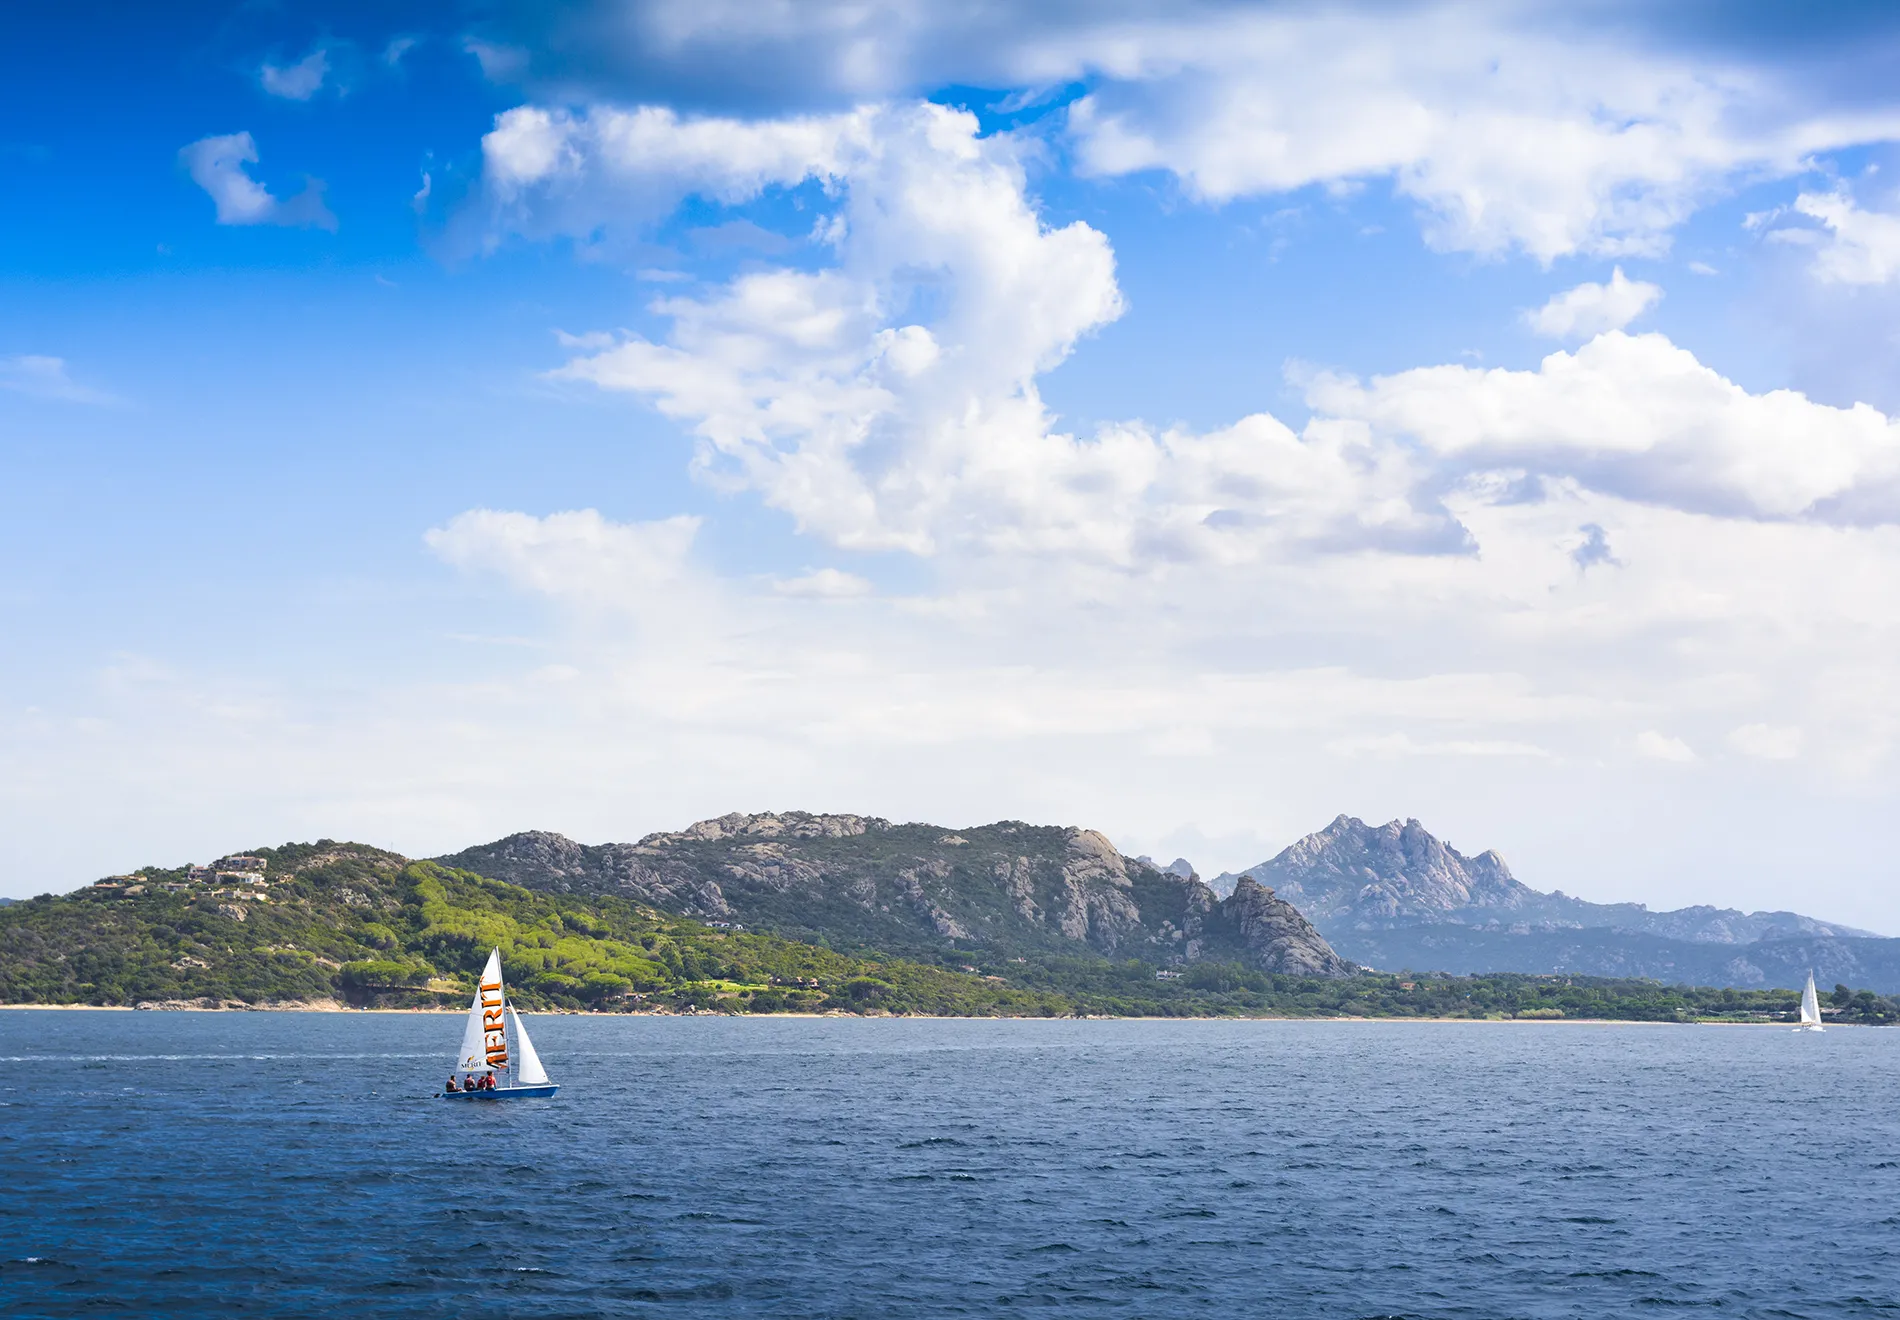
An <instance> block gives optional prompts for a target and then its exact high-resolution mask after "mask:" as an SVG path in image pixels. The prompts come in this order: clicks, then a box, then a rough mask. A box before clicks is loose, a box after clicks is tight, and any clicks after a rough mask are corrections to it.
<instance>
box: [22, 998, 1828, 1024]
mask: <svg viewBox="0 0 1900 1320" xmlns="http://www.w3.org/2000/svg"><path fill="white" fill-rule="evenodd" d="M16 1009H17V1010H19V1011H22V1012H29V1013H44V1012H84V1013H383V1014H396V1015H425V1016H433V1017H461V1016H463V1015H464V1014H465V1013H466V1012H467V1010H466V1009H462V1008H351V1007H350V1006H349V1005H347V1004H342V1003H338V1002H336V1001H335V1000H329V1001H318V1002H315V1003H310V1002H298V1001H289V1002H284V1003H278V1004H245V1005H241V1006H239V1007H236V1008H225V1007H206V1006H202V1005H187V1004H177V1005H164V1006H157V1005H155V1006H153V1007H150V1008H142V1007H138V1006H135V1005H131V1004H0V1012H7V1011H9V1010H16ZM535 1016H536V1017H587V1018H742V1019H746V1020H756V1021H765V1020H769V1019H775V1018H776V1019H785V1020H798V1021H826V1020H855V1021H861V1022H877V1021H887V1022H1179V1023H1183V1024H1195V1023H1211V1022H1363V1023H1367V1024H1373V1023H1382V1022H1421V1023H1433V1024H1437V1025H1441V1026H1454V1025H1459V1024H1463V1025H1468V1026H1491V1027H1789V1026H1790V1025H1791V1024H1789V1023H1786V1022H1772V1021H1761V1022H1735V1021H1730V1020H1727V1019H1721V1018H1709V1019H1701V1018H1698V1019H1695V1020H1692V1021H1688V1022H1655V1021H1643V1020H1639V1019H1634V1018H1542V1017H1540V1018H1470V1017H1399V1016H1392V1017H1365V1016H1361V1015H1355V1014H1343V1013H1342V1014H1337V1015H1328V1014H1315V1015H1311V1016H1302V1017H1289V1016H1286V1015H1284V1014H1234V1015H1230V1016H1216V1015H1212V1014H1209V1015H1204V1016H1194V1017H1175V1016H1169V1015H1162V1014H1156V1015H1151V1016H1128V1017H1121V1016H1115V1015H1109V1014H1103V1015H1091V1016H1087V1017H1044V1016H1042V1015H1040V1014H1036V1015H1031V1014H998V1015H975V1014H970V1015H960V1016H949V1015H942V1014H933V1013H845V1012H832V1013H718V1012H713V1011H710V1010H709V1011H705V1012H698V1013H673V1012H653V1011H635V1012H625V1013H603V1012H595V1011H591V1010H587V1009H549V1010H537V1011H536V1013H535ZM1859 1025H1863V1024H1860V1023H1852V1022H1837V1023H1830V1024H1829V1026H1830V1027H1848V1026H1859Z"/></svg>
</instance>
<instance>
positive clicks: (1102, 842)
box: [439, 811, 1351, 976]
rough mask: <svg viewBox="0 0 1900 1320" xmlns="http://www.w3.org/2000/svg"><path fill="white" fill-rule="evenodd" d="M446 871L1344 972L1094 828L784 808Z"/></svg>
mask: <svg viewBox="0 0 1900 1320" xmlns="http://www.w3.org/2000/svg"><path fill="white" fill-rule="evenodd" d="M439 860H441V861H442V862H443V863H444V864H446V865H449V866H455V867H459V868H462V869H464V870H469V871H474V872H476V873H478V874H481V875H486V876H491V877H493V878H494V879H497V880H506V881H508V882H510V883H512V884H518V885H521V886H523V887H525V888H528V889H540V890H552V891H555V892H563V893H568V892H571V893H600V894H618V895H621V896H624V897H628V898H633V899H636V900H638V901H640V902H643V903H650V904H652V905H653V906H654V907H657V908H660V909H662V910H664V911H667V912H674V913H678V914H681V915H684V916H692V917H698V918H701V919H703V920H710V921H722V922H732V923H736V924H739V925H743V926H745V927H748V928H751V929H759V930H768V931H772V932H774V933H777V934H782V935H787V936H790V937H791V938H794V939H801V940H822V941H825V942H828V943H830V944H833V945H834V946H837V947H840V948H862V949H877V950H882V951H887V952H894V953H895V952H908V953H920V952H930V953H934V954H937V955H939V956H941V955H942V954H944V953H945V952H946V951H949V950H953V949H958V948H962V949H974V948H982V949H984V950H986V951H989V952H992V953H1006V954H1007V953H1016V952H1021V953H1023V954H1067V955H1071V956H1094V957H1099V956H1110V957H1115V958H1139V959H1142V960H1143V961H1147V962H1151V963H1154V964H1155V965H1157V966H1159V967H1163V968H1165V967H1168V966H1172V965H1176V964H1186V963H1193V962H1209V961H1217V962H1218V961H1240V962H1245V963H1248V964H1250V965H1252V966H1255V967H1258V968H1260V969H1262V970H1265V971H1274V972H1286V973H1293V974H1299V975H1319V976H1343V975H1348V974H1350V972H1351V968H1350V966H1349V964H1347V963H1346V962H1345V961H1344V960H1343V959H1341V958H1340V957H1339V956H1338V955H1337V954H1335V953H1334V952H1333V950H1332V949H1331V948H1330V947H1329V946H1328V945H1327V943H1326V941H1325V940H1324V939H1322V938H1321V937H1320V935H1319V934H1318V933H1317V932H1316V931H1315V930H1314V929H1313V927H1312V925H1311V924H1310V923H1309V922H1308V921H1307V920H1306V918H1305V917H1303V916H1302V915H1301V914H1300V913H1299V911H1298V910H1297V909H1296V908H1295V907H1293V906H1292V905H1291V904H1288V903H1286V902H1283V901H1281V900H1280V899H1278V898H1276V897H1274V895H1273V894H1272V893H1271V892H1270V891H1268V890H1266V889H1263V888H1262V887H1261V886H1259V885H1257V884H1252V883H1249V884H1246V885H1243V886H1241V887H1240V888H1239V889H1237V890H1236V891H1235V892H1234V894H1233V895H1232V896H1231V897H1229V898H1227V899H1224V900H1223V899H1220V898H1218V897H1216V896H1215V894H1214V893H1213V891H1212V890H1210V889H1209V888H1208V887H1207V886H1206V885H1204V884H1202V883H1201V882H1200V880H1199V879H1197V878H1196V877H1195V876H1194V873H1193V868H1192V867H1189V866H1187V864H1186V863H1185V862H1179V863H1177V864H1176V865H1177V867H1178V868H1180V870H1185V872H1186V874H1181V873H1180V871H1179V870H1176V869H1170V870H1162V869H1160V868H1158V867H1155V866H1153V865H1150V864H1148V863H1145V862H1143V861H1140V860H1138V859H1135V858H1130V857H1124V856H1122V855H1121V854H1120V853H1119V852H1117V851H1116V850H1115V847H1114V845H1113V844H1111V843H1110V842H1109V841H1108V840H1107V839H1106V838H1105V837H1103V836H1102V835H1101V834H1099V833H1097V832H1096V831H1094V830H1084V829H1072V828H1066V827H1057V826H1036V825H1026V824H1023V823H1022V822H1020V821H1000V822H998V823H996V824H994V825H984V826H980V827H977V828H973V829H964V830H955V831H953V830H949V829H945V828H943V827H941V826H936V825H921V824H909V825H893V824H892V823H891V822H890V821H887V820H882V819H879V818H876V817H870V816H846V815H836V816H823V815H811V814H808V813H806V812H797V811H794V812H784V813H779V814H770V813H768V814H763V815H752V816H748V815H741V814H733V815H730V816H721V817H719V818H718V819H716V820H705V821H701V822H699V823H698V824H696V825H694V826H692V827H691V828H689V829H686V830H681V831H679V832H677V833H667V834H651V835H648V836H647V837H646V838H644V839H641V840H640V841H639V842H638V843H608V844H598V845H586V844H579V843H576V842H574V841H573V840H572V839H568V838H564V837H563V836H561V835H558V834H547V833H541V832H533V833H525V834H515V835H511V836H509V837H508V838H505V839H501V840H498V841H497V842H495V843H491V844H484V845H481V846H479V847H475V848H469V849H467V850H465V851H463V852H459V853H456V854H455V855H454V856H452V857H445V858H441V859H439Z"/></svg>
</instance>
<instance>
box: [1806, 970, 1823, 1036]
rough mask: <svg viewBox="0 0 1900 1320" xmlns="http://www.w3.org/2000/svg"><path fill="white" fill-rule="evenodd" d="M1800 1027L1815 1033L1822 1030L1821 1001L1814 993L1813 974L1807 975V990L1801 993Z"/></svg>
mask: <svg viewBox="0 0 1900 1320" xmlns="http://www.w3.org/2000/svg"><path fill="white" fill-rule="evenodd" d="M1801 1025H1802V1026H1803V1027H1811V1028H1813V1029H1814V1030H1815V1031H1821V1030H1824V1028H1823V1027H1822V1026H1821V1000H1820V997H1819V996H1818V995H1816V994H1815V993H1814V973H1813V972H1809V973H1808V988H1807V989H1805V990H1803V991H1802V992H1801Z"/></svg>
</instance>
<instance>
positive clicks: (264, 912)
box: [0, 841, 1068, 1014]
mask: <svg viewBox="0 0 1900 1320" xmlns="http://www.w3.org/2000/svg"><path fill="white" fill-rule="evenodd" d="M258 852H259V855H261V856H265V857H267V858H269V861H270V870H269V875H270V883H269V885H268V887H263V886H259V887H255V889H256V894H255V896H252V895H250V894H247V893H244V892H240V891H234V890H232V889H228V888H226V889H219V888H214V887H213V886H211V885H208V884H197V885H188V884H187V882H186V877H185V872H183V871H177V870H166V869H164V868H158V867H147V868H145V869H144V870H143V871H142V872H141V874H142V875H143V876H144V877H145V881H146V884H145V892H144V893H142V894H138V895H136V896H130V897H127V896H119V895H117V894H115V893H113V892H110V891H103V892H102V891H99V890H81V891H79V892H78V893H77V894H74V895H70V896H65V897H41V898H36V899H33V900H31V901H30V902H27V903H22V904H18V905H15V906H13V907H10V908H8V909H7V910H6V911H5V913H4V914H0V1002H6V1003H77V1004H136V1003H139V1002H144V1001H165V1000H192V999H212V1000H235V1001H241V1002H243V1003H264V1002H272V1001H284V1000H305V1001H308V1000H321V999H331V998H335V999H341V1000H344V1001H346V1002H350V1003H354V1004H363V1005H377V1006H390V1007H397V1006H424V1005H431V1004H437V1003H440V1004H444V1005H448V1004H460V1003H463V1002H466V1000H467V998H468V996H469V995H470V994H472V993H473V989H474V982H475V977H476V976H477V975H478V974H479V973H480V970H481V967H482V963H483V961H484V960H485V959H486V958H487V956H488V951H489V950H490V949H491V948H497V947H498V948H500V949H501V951H502V959H503V965H504V968H505V969H506V975H507V977H508V979H509V981H510V983H511V985H512V986H513V988H514V993H515V995H516V997H517V999H518V1001H519V1002H520V1003H521V1004H522V1005H523V1006H524V1007H529V1008H536V1007H560V1008H602V1007H604V1008H621V1009H630V1008H639V1007H668V1008H675V1009H683V1008H693V1007H703V1008H721V1009H727V1010H730V1011H786V1010H794V1009H807V1010H815V1009H829V1008H843V1009H849V1010H853V1011H866V1010H877V1009H887V1010H894V1011H904V1012H928V1013H947V1014H983V1013H1030V1014H1037V1013H1062V1012H1066V1011H1067V1007H1068V1006H1067V1004H1066V1003H1064V1002H1062V1001H1061V1000H1059V999H1056V998H1053V997H1051V996H1048V995H1044V994H1038V993H1031V992H1025V991H1022V990H1018V989H1015V988H1013V987H1011V986H1008V985H1006V984H1003V983H1001V982H996V981H988V980H985V979H983V978H982V977H980V976H971V975H968V974H964V973H958V972H950V971H946V970H944V969H942V968H935V967H929V966H924V965H920V964H915V963H904V962H901V961H896V960H875V959H865V958H852V957H846V956H844V955H841V954H838V953H834V952H832V951H830V950H828V949H822V948H817V947H814V946H812V945H807V944H799V943H796V942H794V941H791V940H784V939H779V938H776V937H774V936H769V935H752V934H739V933H726V932H721V931H716V930H712V929H710V928H708V927H706V926H703V925H700V924H699V923H697V922H692V921H685V920H681V919H679V918H675V917H669V916H666V915H664V914H662V913H659V912H656V911H654V910H652V909H650V908H644V907H639V906H636V905H634V904H631V903H627V902H623V901H620V900H616V899H612V898H600V897H589V898H585V899H581V898H573V897H568V896H564V895H550V894H538V893H533V892H531V891H529V890H526V889H521V888H518V887H517V886H514V885H509V884H503V883H501V882H500V881H496V880H487V879H483V878H482V877H480V876H477V875H472V874H470V873H468V872H466V871H456V870H451V869H449V868H447V867H442V866H437V865H435V864H433V863H430V862H406V861H405V860H404V859H402V858H400V857H396V856H394V855H393V854H390V853H384V852H380V851H378V850H376V849H373V848H365V847H361V846H358V845H351V844H343V845H338V844H332V843H328V842H327V841H326V842H321V843H317V844H313V845H287V846H286V847H284V848H280V849H275V850H271V849H260V850H258ZM167 885H173V886H178V887H179V888H178V891H177V892H169V891H168V890H167V889H166V886H167Z"/></svg>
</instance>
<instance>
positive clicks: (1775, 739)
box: [1728, 724, 1802, 761]
mask: <svg viewBox="0 0 1900 1320" xmlns="http://www.w3.org/2000/svg"><path fill="white" fill-rule="evenodd" d="M1801 741H1802V738H1801V730H1799V729H1785V728H1777V727H1776V726H1774V725H1772V724H1744V725H1742V726H1741V727H1740V728H1737V729H1734V730H1731V731H1730V733H1729V735H1728V744H1729V746H1731V747H1733V748H1734V749H1735V750H1736V751H1738V752H1740V753H1741V754H1742V755H1743V756H1752V757H1754V758H1755V759H1756V760H1758V761H1792V760H1794V759H1795V758H1796V757H1798V756H1800V755H1801Z"/></svg>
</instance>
